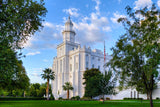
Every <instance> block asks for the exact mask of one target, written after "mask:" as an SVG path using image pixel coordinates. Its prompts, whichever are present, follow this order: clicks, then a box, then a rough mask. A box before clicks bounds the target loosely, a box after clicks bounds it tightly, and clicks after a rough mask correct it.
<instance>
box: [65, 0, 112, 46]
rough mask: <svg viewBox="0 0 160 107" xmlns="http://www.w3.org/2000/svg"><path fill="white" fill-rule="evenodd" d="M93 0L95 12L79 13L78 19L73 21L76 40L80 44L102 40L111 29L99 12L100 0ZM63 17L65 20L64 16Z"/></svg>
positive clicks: (106, 19) (105, 18)
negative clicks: (83, 14) (86, 14)
mask: <svg viewBox="0 0 160 107" xmlns="http://www.w3.org/2000/svg"><path fill="white" fill-rule="evenodd" d="M93 1H94V2H95V3H96V5H95V7H94V9H95V12H92V13H90V14H89V15H88V16H82V15H79V19H80V20H79V21H78V22H74V21H73V24H74V29H75V31H76V40H77V42H78V43H81V44H82V45H90V44H95V43H99V42H103V41H104V39H106V38H107V36H106V32H109V31H111V28H110V27H109V26H108V24H109V22H108V18H107V17H106V16H102V15H101V14H100V4H101V2H100V0H93ZM64 19H65V20H66V18H64ZM71 19H72V17H71Z"/></svg>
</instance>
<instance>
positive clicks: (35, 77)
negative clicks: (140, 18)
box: [22, 0, 160, 83]
mask: <svg viewBox="0 0 160 107" xmlns="http://www.w3.org/2000/svg"><path fill="white" fill-rule="evenodd" d="M152 3H155V4H156V5H157V7H160V0H45V7H46V8H47V10H48V13H47V14H46V17H45V21H44V22H43V25H44V28H43V29H41V30H40V31H39V32H36V33H35V35H33V36H31V37H30V38H29V40H28V41H27V42H26V43H25V44H24V49H23V50H22V52H23V54H24V55H26V57H25V58H22V60H23V65H24V67H25V68H26V71H27V74H28V76H29V78H30V82H31V83H44V82H46V81H45V80H43V79H41V76H40V75H41V74H42V70H44V69H45V68H49V67H52V64H53V57H55V56H56V55H57V53H56V46H57V45H58V44H60V43H62V41H63V40H62V33H61V32H62V30H63V28H64V23H65V21H66V19H67V18H68V15H69V14H70V15H71V20H72V22H73V24H74V30H75V31H76V42H77V43H80V44H81V46H83V45H86V46H90V47H91V48H92V49H95V48H97V49H100V50H102V51H103V42H104V40H105V42H106V52H107V53H108V54H111V53H112V52H111V50H110V48H111V47H114V46H115V43H116V41H117V40H118V38H119V37H120V36H121V35H122V34H124V33H125V31H124V29H123V26H122V25H121V24H119V23H117V19H118V18H119V17H126V16H127V15H126V10H125V7H126V6H127V5H129V6H131V7H132V8H133V9H134V10H136V9H140V8H143V7H145V6H149V7H150V6H151V5H152Z"/></svg>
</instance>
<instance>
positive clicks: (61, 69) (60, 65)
mask: <svg viewBox="0 0 160 107" xmlns="http://www.w3.org/2000/svg"><path fill="white" fill-rule="evenodd" d="M60 72H62V60H60Z"/></svg>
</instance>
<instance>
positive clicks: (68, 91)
mask: <svg viewBox="0 0 160 107" xmlns="http://www.w3.org/2000/svg"><path fill="white" fill-rule="evenodd" d="M67 99H69V90H67Z"/></svg>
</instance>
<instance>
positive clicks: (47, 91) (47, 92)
mask: <svg viewBox="0 0 160 107" xmlns="http://www.w3.org/2000/svg"><path fill="white" fill-rule="evenodd" d="M46 94H47V95H46V96H47V100H49V79H47V90H46Z"/></svg>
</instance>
